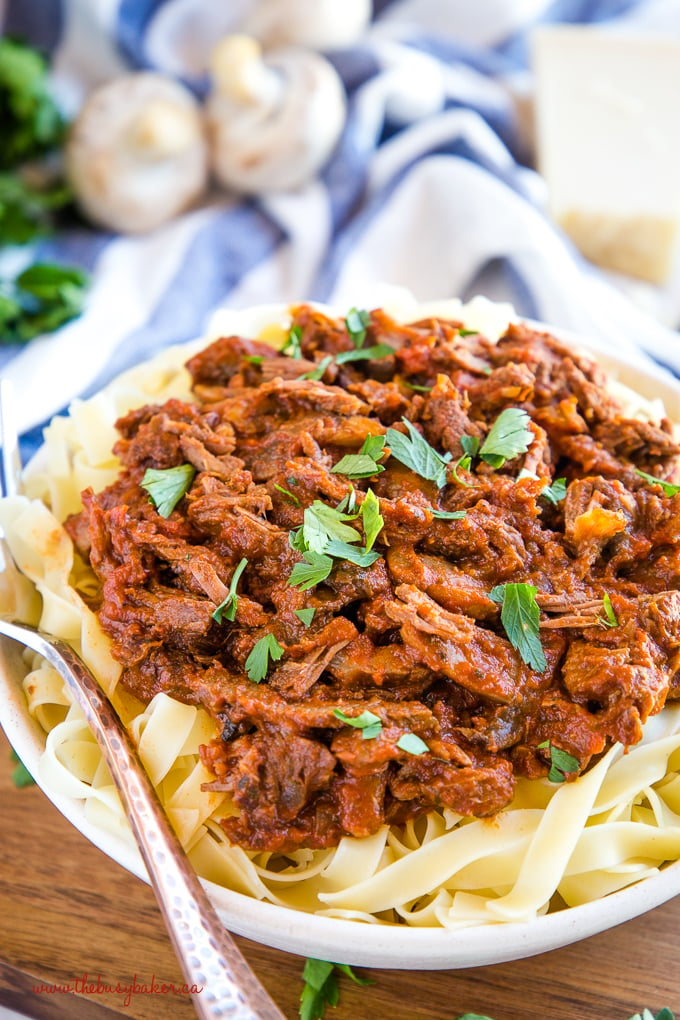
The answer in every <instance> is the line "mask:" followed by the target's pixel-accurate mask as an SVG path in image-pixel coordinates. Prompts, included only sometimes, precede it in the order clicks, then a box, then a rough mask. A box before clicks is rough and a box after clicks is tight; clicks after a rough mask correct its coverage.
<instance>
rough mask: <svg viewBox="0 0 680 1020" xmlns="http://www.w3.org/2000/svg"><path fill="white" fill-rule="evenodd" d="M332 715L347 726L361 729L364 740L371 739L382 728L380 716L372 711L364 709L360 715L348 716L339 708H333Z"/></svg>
mask: <svg viewBox="0 0 680 1020" xmlns="http://www.w3.org/2000/svg"><path fill="white" fill-rule="evenodd" d="M333 715H334V716H335V717H336V719H340V720H341V721H342V722H344V723H345V724H346V725H347V726H354V728H355V729H357V730H361V736H362V738H363V739H364V740H373V739H374V737H377V736H378V734H379V733H380V732H381V730H382V721H381V719H380V716H378V715H375V713H373V712H369V711H368V709H365V710H364V711H363V712H362V713H361V715H357V716H354V717H352V716H349V715H345V713H344V712H343V711H342V710H341V709H339V708H334V709H333Z"/></svg>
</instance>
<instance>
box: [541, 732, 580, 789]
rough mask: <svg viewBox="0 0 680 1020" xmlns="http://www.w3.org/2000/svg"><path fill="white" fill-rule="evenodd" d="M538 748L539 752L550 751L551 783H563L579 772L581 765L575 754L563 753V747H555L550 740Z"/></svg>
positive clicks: (549, 776) (549, 775)
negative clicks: (569, 776)
mask: <svg viewBox="0 0 680 1020" xmlns="http://www.w3.org/2000/svg"><path fill="white" fill-rule="evenodd" d="M537 746H538V749H539V750H544V749H545V750H549V751H550V772H549V773H548V779H549V780H550V782H551V783H563V782H564V781H565V779H566V778H567V776H568V775H571V774H572V773H574V772H578V770H579V768H580V763H579V760H578V758H574V756H573V754H569V753H568V752H567V751H563V750H562V748H561V747H555V745H554V744H553V743H552V742H551V741H550V740H544V741H543V743H542V744H538V745H537Z"/></svg>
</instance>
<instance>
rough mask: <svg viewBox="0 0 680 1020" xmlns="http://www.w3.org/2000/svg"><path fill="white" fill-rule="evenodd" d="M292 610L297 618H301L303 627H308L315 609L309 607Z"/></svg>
mask: <svg viewBox="0 0 680 1020" xmlns="http://www.w3.org/2000/svg"><path fill="white" fill-rule="evenodd" d="M293 612H294V613H295V615H296V616H297V618H298V620H302V622H303V623H304V625H305V627H309V625H310V624H311V622H312V620H313V619H314V614H315V613H316V609H314V608H312V607H310V608H309V609H294V610H293Z"/></svg>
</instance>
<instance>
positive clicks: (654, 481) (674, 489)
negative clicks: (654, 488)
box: [635, 468, 680, 496]
mask: <svg viewBox="0 0 680 1020" xmlns="http://www.w3.org/2000/svg"><path fill="white" fill-rule="evenodd" d="M635 474H636V475H639V476H640V478H644V480H645V481H646V482H649V484H650V485H660V486H661V488H662V489H663V493H664V496H675V495H676V493H678V492H680V485H673V483H672V482H665V481H664V480H663V478H655V477H654V475H648V474H647V472H646V471H640V469H639V468H635Z"/></svg>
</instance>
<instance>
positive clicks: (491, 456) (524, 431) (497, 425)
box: [479, 407, 534, 468]
mask: <svg viewBox="0 0 680 1020" xmlns="http://www.w3.org/2000/svg"><path fill="white" fill-rule="evenodd" d="M530 420H531V419H530V418H529V415H528V414H527V413H526V411H522V410H521V409H520V408H519V407H506V408H505V410H504V411H501V413H500V414H499V415H498V417H497V418H496V420H495V422H494V423H493V425H492V426H491V428H490V430H489V433H488V435H487V437H486V439H485V440H484V442H483V443H482V445H481V446H480V448H479V456H480V457H481V459H482V460H483V461H485V462H486V463H487V464H489V465H490V466H491V467H492V468H499V467H502V466H503V464H505V462H506V460H512V459H513V458H514V457H517V456H519V454H520V453H526V452H527V450H528V449H529V446H530V444H531V442H532V441H533V438H534V434H533V432H532V431H531V429H530V428H528V423H529V421H530Z"/></svg>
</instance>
